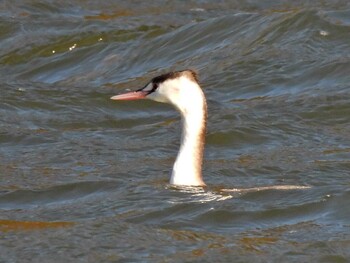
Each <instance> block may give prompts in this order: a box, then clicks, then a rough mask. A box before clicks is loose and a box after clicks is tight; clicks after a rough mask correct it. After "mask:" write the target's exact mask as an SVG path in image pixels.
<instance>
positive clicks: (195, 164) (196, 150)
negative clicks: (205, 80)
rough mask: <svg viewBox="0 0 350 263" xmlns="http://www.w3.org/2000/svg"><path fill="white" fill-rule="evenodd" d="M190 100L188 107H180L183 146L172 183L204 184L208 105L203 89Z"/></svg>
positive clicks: (175, 165) (178, 156) (177, 159)
mask: <svg viewBox="0 0 350 263" xmlns="http://www.w3.org/2000/svg"><path fill="white" fill-rule="evenodd" d="M199 90H200V89H199ZM195 98H198V99H195ZM190 100H191V103H189V104H188V106H187V107H186V109H179V111H180V112H181V117H182V125H183V126H182V137H181V146H180V150H179V153H178V155H177V158H176V161H175V164H174V167H173V171H172V174H171V179H170V183H171V184H175V185H188V186H203V185H205V183H204V181H203V179H202V160H203V150H204V141H205V128H206V127H205V126H206V117H207V105H206V101H205V98H204V95H203V93H202V91H201V90H200V96H197V97H193V96H190Z"/></svg>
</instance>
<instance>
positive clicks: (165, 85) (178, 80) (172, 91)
mask: <svg viewBox="0 0 350 263" xmlns="http://www.w3.org/2000/svg"><path fill="white" fill-rule="evenodd" d="M144 98H145V99H151V100H154V101H158V102H163V103H169V104H172V105H174V106H175V108H176V109H177V110H178V111H179V112H180V114H181V119H182V136H181V146H180V150H179V153H178V155H177V157H176V161H175V163H174V166H173V170H172V174H171V178H170V183H171V184H174V185H186V186H204V185H205V183H204V181H203V178H202V162H203V150H204V143H205V130H206V118H207V103H206V100H205V96H204V93H203V91H202V89H201V87H200V86H199V83H198V79H197V75H196V73H195V72H194V71H192V70H184V71H177V72H171V73H167V74H164V75H161V76H158V77H155V78H153V79H152V80H151V81H150V82H149V83H148V84H147V85H146V86H145V87H143V88H141V89H139V90H137V91H134V92H129V93H126V94H121V95H116V96H113V97H112V98H111V99H113V100H135V99H144Z"/></svg>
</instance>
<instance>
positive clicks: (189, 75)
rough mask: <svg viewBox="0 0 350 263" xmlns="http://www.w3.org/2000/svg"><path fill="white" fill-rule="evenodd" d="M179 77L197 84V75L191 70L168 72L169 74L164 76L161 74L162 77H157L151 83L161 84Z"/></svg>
mask: <svg viewBox="0 0 350 263" xmlns="http://www.w3.org/2000/svg"><path fill="white" fill-rule="evenodd" d="M181 76H186V77H187V78H189V79H190V80H192V81H194V82H196V83H199V81H198V76H197V73H196V72H195V71H194V70H191V69H187V70H182V71H174V72H169V73H166V74H163V75H160V76H158V77H155V78H153V79H152V82H153V83H156V84H158V83H162V82H164V81H166V80H168V79H176V78H178V77H181Z"/></svg>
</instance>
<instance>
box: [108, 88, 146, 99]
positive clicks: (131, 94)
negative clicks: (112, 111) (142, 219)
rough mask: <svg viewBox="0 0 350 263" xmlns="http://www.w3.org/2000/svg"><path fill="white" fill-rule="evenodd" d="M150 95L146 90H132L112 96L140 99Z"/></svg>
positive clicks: (114, 97) (115, 97)
mask: <svg viewBox="0 0 350 263" xmlns="http://www.w3.org/2000/svg"><path fill="white" fill-rule="evenodd" d="M147 95H148V92H146V91H142V90H141V91H132V92H128V93H124V94H120V95H116V96H113V97H111V100H139V99H144V98H145V97H146V96H147Z"/></svg>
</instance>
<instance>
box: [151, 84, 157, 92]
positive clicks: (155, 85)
mask: <svg viewBox="0 0 350 263" xmlns="http://www.w3.org/2000/svg"><path fill="white" fill-rule="evenodd" d="M156 89H158V83H153V87H152V91H155V90H156Z"/></svg>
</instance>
